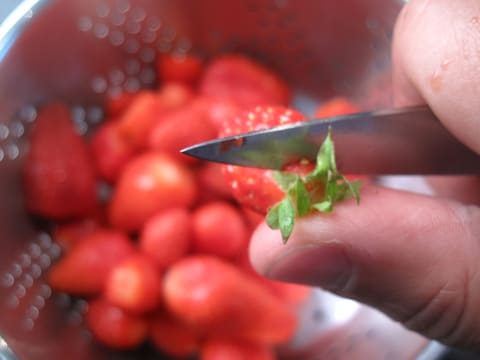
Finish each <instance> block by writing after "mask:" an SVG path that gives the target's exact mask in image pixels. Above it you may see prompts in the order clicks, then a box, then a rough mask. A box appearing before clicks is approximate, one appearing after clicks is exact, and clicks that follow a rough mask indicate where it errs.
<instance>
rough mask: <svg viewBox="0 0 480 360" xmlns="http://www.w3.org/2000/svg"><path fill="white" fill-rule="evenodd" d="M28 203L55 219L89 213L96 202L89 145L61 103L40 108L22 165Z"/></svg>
mask: <svg viewBox="0 0 480 360" xmlns="http://www.w3.org/2000/svg"><path fill="white" fill-rule="evenodd" d="M23 184H24V194H25V204H26V207H27V209H28V210H30V211H31V212H33V213H35V214H38V215H41V216H47V217H50V218H54V219H64V218H70V217H79V216H83V215H88V214H89V213H90V212H91V211H92V210H93V209H94V208H95V206H96V204H97V194H96V174H95V169H94V166H93V162H92V159H91V156H90V153H89V150H88V146H87V144H86V143H85V141H84V140H83V138H82V137H81V136H80V135H78V134H77V133H76V132H75V129H74V124H73V122H72V121H71V117H70V111H69V109H68V108H67V107H65V106H64V105H61V104H50V105H47V106H45V107H44V108H43V109H41V110H40V112H39V114H38V118H37V121H36V123H35V124H34V126H33V129H32V132H31V134H30V151H29V152H28V154H27V156H26V158H25V161H24V165H23Z"/></svg>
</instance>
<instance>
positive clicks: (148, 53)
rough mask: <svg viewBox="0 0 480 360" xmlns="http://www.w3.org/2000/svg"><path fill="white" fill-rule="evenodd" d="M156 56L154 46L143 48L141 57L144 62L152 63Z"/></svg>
mask: <svg viewBox="0 0 480 360" xmlns="http://www.w3.org/2000/svg"><path fill="white" fill-rule="evenodd" d="M155 56H156V53H155V50H154V49H152V48H144V49H142V51H141V52H140V59H141V60H142V61H143V62H144V63H151V62H153V61H154V60H155Z"/></svg>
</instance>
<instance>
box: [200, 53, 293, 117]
mask: <svg viewBox="0 0 480 360" xmlns="http://www.w3.org/2000/svg"><path fill="white" fill-rule="evenodd" d="M200 94H202V95H206V96H209V97H213V98H219V99H223V100H230V101H233V102H235V103H237V104H238V105H239V106H241V107H243V108H251V107H254V106H257V105H287V104H288V103H289V101H290V89H289V87H288V85H287V84H286V82H284V80H283V79H281V78H280V77H279V76H278V75H277V74H275V73H274V72H272V71H271V70H270V69H268V68H267V67H265V66H263V65H261V64H259V63H257V62H255V61H253V60H252V59H249V58H247V57H245V56H243V55H237V54H227V55H223V56H219V57H217V58H216V59H214V60H213V61H212V62H211V63H210V64H209V65H208V66H207V67H206V69H205V73H204V76H203V79H202V80H201V82H200Z"/></svg>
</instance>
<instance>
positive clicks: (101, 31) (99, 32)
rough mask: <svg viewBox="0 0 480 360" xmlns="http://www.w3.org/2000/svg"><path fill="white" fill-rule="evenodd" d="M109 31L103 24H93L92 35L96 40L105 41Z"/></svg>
mask: <svg viewBox="0 0 480 360" xmlns="http://www.w3.org/2000/svg"><path fill="white" fill-rule="evenodd" d="M109 31H110V29H109V27H108V26H107V25H106V24H103V23H97V24H95V26H94V29H93V33H94V34H95V36H96V37H97V38H98V39H105V38H106V37H107V36H108V33H109Z"/></svg>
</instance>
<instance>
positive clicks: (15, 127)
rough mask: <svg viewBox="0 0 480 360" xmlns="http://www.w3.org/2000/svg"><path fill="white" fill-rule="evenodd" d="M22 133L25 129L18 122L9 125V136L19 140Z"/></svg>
mask: <svg viewBox="0 0 480 360" xmlns="http://www.w3.org/2000/svg"><path fill="white" fill-rule="evenodd" d="M24 133H25V127H24V126H23V124H22V123H21V122H20V121H14V122H12V124H11V125H10V134H11V135H12V136H13V137H16V138H21V137H22V136H23V134H24Z"/></svg>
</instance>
